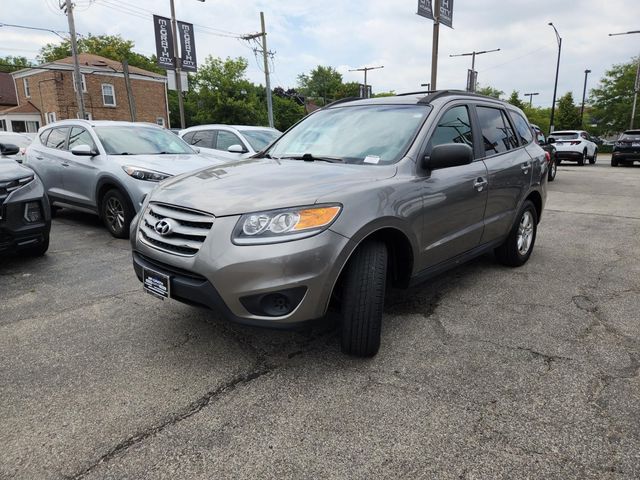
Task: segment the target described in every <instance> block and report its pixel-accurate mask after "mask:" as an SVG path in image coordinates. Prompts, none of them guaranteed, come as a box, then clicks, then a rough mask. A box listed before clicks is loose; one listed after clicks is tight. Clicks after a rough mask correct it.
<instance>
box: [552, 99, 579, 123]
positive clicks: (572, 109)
mask: <svg viewBox="0 0 640 480" xmlns="http://www.w3.org/2000/svg"><path fill="white" fill-rule="evenodd" d="M580 127H581V125H580V111H579V109H578V107H576V104H575V102H574V101H573V93H571V92H567V93H565V94H564V95H563V96H562V97H560V99H559V100H558V109H557V111H556V117H555V125H554V129H555V130H572V129H575V128H580Z"/></svg>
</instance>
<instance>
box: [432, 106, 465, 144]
mask: <svg viewBox="0 0 640 480" xmlns="http://www.w3.org/2000/svg"><path fill="white" fill-rule="evenodd" d="M445 143H465V144H467V145H469V146H470V147H471V148H473V132H472V131H471V121H470V120H469V111H468V110H467V107H465V106H464V105H460V106H458V107H453V108H452V109H450V110H449V111H447V112H446V113H445V114H444V115H442V117H440V120H439V121H438V126H437V127H436V129H435V130H434V131H433V135H431V139H430V140H429V147H428V150H429V151H431V149H432V148H433V147H435V146H436V145H444V144H445Z"/></svg>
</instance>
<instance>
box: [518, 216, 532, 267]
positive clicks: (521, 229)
mask: <svg viewBox="0 0 640 480" xmlns="http://www.w3.org/2000/svg"><path fill="white" fill-rule="evenodd" d="M532 242H533V215H531V212H530V211H528V210H527V211H525V212H524V213H523V214H522V218H521V219H520V225H519V226H518V238H517V245H518V253H519V254H520V255H522V256H524V255H526V254H527V252H528V251H529V249H530V248H531V243H532Z"/></svg>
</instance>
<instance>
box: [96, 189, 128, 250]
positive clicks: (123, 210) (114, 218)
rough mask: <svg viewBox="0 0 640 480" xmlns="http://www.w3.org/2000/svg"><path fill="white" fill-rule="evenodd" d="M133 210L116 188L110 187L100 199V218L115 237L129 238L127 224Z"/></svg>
mask: <svg viewBox="0 0 640 480" xmlns="http://www.w3.org/2000/svg"><path fill="white" fill-rule="evenodd" d="M133 216H134V212H133V208H132V207H131V203H130V202H129V199H128V198H126V197H125V195H124V194H123V193H122V192H121V191H120V190H118V189H115V188H113V189H111V190H109V191H107V193H105V194H104V195H103V196H102V200H101V201H100V218H102V222H103V223H104V225H105V227H107V230H109V233H110V234H111V235H113V236H114V237H116V238H129V225H131V220H132V219H133Z"/></svg>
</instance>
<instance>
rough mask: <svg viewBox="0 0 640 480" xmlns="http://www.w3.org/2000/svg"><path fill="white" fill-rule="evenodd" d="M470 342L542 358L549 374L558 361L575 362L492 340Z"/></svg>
mask: <svg viewBox="0 0 640 480" xmlns="http://www.w3.org/2000/svg"><path fill="white" fill-rule="evenodd" d="M468 340H470V341H474V342H479V343H488V344H490V345H493V346H495V347H498V348H505V349H507V350H516V351H521V352H527V353H529V354H530V355H531V356H532V357H533V358H541V359H542V360H543V361H544V363H545V365H546V367H547V372H549V371H550V370H551V365H552V363H553V362H557V361H573V360H575V359H574V358H571V357H564V356H562V355H549V354H546V353H542V352H539V351H537V350H534V349H533V348H530V347H522V346H515V347H514V346H512V345H503V344H501V343H497V342H492V341H491V340H482V339H468ZM545 373H546V372H545Z"/></svg>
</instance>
